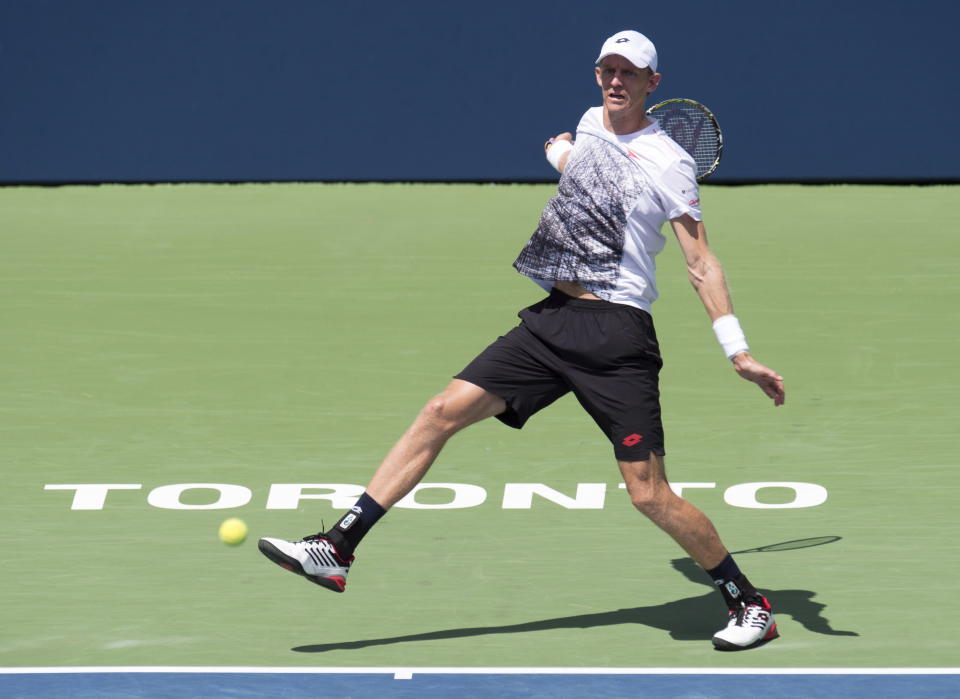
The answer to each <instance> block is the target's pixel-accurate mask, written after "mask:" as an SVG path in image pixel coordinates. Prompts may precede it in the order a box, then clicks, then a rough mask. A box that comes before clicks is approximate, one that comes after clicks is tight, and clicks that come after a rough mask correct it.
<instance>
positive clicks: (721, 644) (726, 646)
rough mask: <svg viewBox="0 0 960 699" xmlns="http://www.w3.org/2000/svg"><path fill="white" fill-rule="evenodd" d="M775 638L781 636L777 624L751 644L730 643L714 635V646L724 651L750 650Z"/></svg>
mask: <svg viewBox="0 0 960 699" xmlns="http://www.w3.org/2000/svg"><path fill="white" fill-rule="evenodd" d="M775 638H780V632H779V631H777V625H776V624H774V625H773V626H771V627H770V630H769V631H767V634H766V635H765V636H764V637H763V638H761V639H760V640H759V641H756V642H755V643H751V644H750V645H749V646H738V645H737V644H735V643H730V641H726V640H724V639H722V638H717V637H716V636H714V637H713V647H714V648H716V649H717V650H723V651H731V650H733V651H735V650H750V649H751V648H759V647H760V646H762V645H765V644H767V643H769V642H770V641H772V640H773V639H775Z"/></svg>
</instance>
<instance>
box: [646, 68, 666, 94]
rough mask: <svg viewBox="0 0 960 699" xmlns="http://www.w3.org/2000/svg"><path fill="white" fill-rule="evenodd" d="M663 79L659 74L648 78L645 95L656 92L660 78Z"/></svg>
mask: <svg viewBox="0 0 960 699" xmlns="http://www.w3.org/2000/svg"><path fill="white" fill-rule="evenodd" d="M661 77H663V76H662V75H660V73H654V74H653V75H651V76H650V84H649V85H647V94H648V95H649V94H650V93H651V92H653V91H654V90H656V89H657V88H658V87H659V86H660V78H661Z"/></svg>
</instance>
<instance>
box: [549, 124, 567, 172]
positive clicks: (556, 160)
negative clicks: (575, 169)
mask: <svg viewBox="0 0 960 699" xmlns="http://www.w3.org/2000/svg"><path fill="white" fill-rule="evenodd" d="M560 141H566V142H567V144H563V145H559V144H560ZM568 144H569V145H568ZM554 146H557V148H558V149H557V150H554V151H553V153H551V152H550V151H551V150H553V148H554ZM572 146H573V134H572V133H570V132H569V131H564V132H563V133H560V134H557V135H556V136H554V137H553V138H551V139H549V140H548V141H547V142H546V143H544V144H543V152H544V153H545V154H546V156H547V160H548V161H549V162H550V164H551V165H553V167H554V169H556V171H557V172H560V173H562V172H563V169H564V168H565V167H566V166H567V161H568V160H569V159H570V151H571V147H572Z"/></svg>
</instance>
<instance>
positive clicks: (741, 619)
mask: <svg viewBox="0 0 960 699" xmlns="http://www.w3.org/2000/svg"><path fill="white" fill-rule="evenodd" d="M734 618H736V621H734ZM769 619H770V610H769V609H767V608H766V605H764V604H761V603H758V602H748V603H747V604H744V605H742V606H741V607H740V608H739V609H731V610H730V620H731V621H733V622H734V625H735V626H752V627H753V628H755V629H762V628H763V627H764V626H766V625H767V621H769Z"/></svg>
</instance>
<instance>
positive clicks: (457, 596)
mask: <svg viewBox="0 0 960 699" xmlns="http://www.w3.org/2000/svg"><path fill="white" fill-rule="evenodd" d="M552 191H553V188H552V187H550V186H546V185H543V186H539V185H538V186H534V185H522V186H521V185H514V186H503V185H501V186H493V185H399V184H397V185H376V184H367V185H346V184H342V185H333V184H331V185H320V184H317V185H306V184H283V185H279V184H278V185H162V186H99V187H62V188H4V189H0V231H2V233H0V236H2V242H3V245H2V252H3V255H2V265H3V275H2V277H0V285H2V299H3V301H2V304H0V322H2V326H0V327H2V329H3V335H2V338H3V339H2V344H0V385H2V386H3V392H2V403H0V409H2V413H3V420H2V423H0V424H2V430H3V439H2V441H0V458H2V464H3V474H4V480H5V482H4V484H3V487H2V489H0V537H2V541H3V551H4V558H5V565H4V570H3V573H2V578H0V579H2V587H3V593H4V594H3V598H4V621H3V625H2V626H3V633H2V634H0V666H6V667H22V666H59V667H64V666H146V665H149V666H161V665H162V666H168V665H170V666H172V665H186V666H277V667H281V666H328V667H344V668H350V667H373V666H377V667H381V666H396V665H402V666H425V667H443V666H455V667H474V666H476V667H484V666H489V667H538V666H539V667H574V668H575V667H611V668H617V667H621V668H622V667H678V668H682V667H717V668H727V667H730V668H735V667H755V668H758V667H886V666H898V667H915V668H923V667H943V666H956V665H957V658H956V649H957V645H958V641H960V632H958V630H957V629H958V628H960V603H957V602H956V600H955V598H954V596H953V594H952V593H953V591H954V589H955V587H956V584H955V580H956V576H957V575H958V574H960V555H958V553H960V551H958V546H957V540H956V522H957V518H956V505H955V499H956V492H957V488H958V486H960V476H958V473H957V446H956V445H957V439H956V430H957V425H958V423H960V419H958V418H960V410H958V408H957V401H956V396H957V392H958V386H960V368H958V362H957V341H958V330H957V328H958V327H960V310H958V309H960V275H958V273H957V259H958V256H960V242H958V240H957V236H956V231H957V230H960V214H958V211H960V188H957V187H874V186H836V187H800V186H785V185H784V186H765V187H737V188H723V187H706V188H705V189H704V192H703V199H704V207H705V212H706V215H707V227H708V230H709V232H710V235H711V241H712V245H713V247H714V249H715V251H716V252H717V254H718V256H719V257H720V259H721V260H722V261H723V262H724V265H725V268H726V271H727V274H728V277H729V278H730V281H731V287H732V290H733V294H734V302H735V304H736V308H737V313H738V315H739V316H740V317H741V319H742V321H743V324H744V329H745V330H746V333H747V336H748V338H749V339H750V341H751V345H752V348H753V350H754V352H755V354H756V356H757V358H758V359H760V361H762V362H764V363H767V364H769V365H771V366H772V367H774V368H776V369H777V370H778V371H780V372H781V373H782V374H783V375H784V377H785V378H786V385H787V391H788V395H787V404H786V406H784V407H782V408H779V409H774V408H773V407H772V406H771V405H770V404H769V402H768V401H767V400H766V399H765V398H764V397H763V396H762V395H761V394H760V392H759V391H757V389H756V388H755V387H753V386H751V385H749V384H747V383H746V382H743V381H741V380H740V379H738V378H737V377H736V376H735V375H734V374H733V372H732V371H731V370H730V368H729V367H728V365H727V362H726V360H724V358H723V356H722V354H721V352H720V350H719V348H718V347H717V345H716V342H715V340H714V339H713V334H712V332H711V330H710V326H709V323H708V322H707V318H706V316H705V314H704V312H703V309H702V307H701V305H700V303H699V301H698V300H697V298H696V296H695V294H694V292H693V291H692V290H691V289H690V287H689V284H688V282H687V279H686V270H685V268H684V266H683V263H682V260H681V258H680V256H679V253H678V250H677V247H676V244H675V242H673V241H671V243H670V244H669V245H668V248H667V250H666V251H665V252H664V253H663V255H662V256H661V257H660V261H659V270H660V272H659V279H660V286H661V291H662V298H661V299H660V301H658V303H657V305H656V306H655V308H654V317H655V320H656V323H657V328H658V333H659V336H660V341H661V346H662V349H663V354H664V358H665V362H666V364H665V368H664V374H663V376H662V381H663V385H662V389H663V394H664V422H665V427H666V433H667V464H668V473H669V474H670V476H671V478H672V480H673V481H675V482H680V483H686V484H697V485H689V486H688V487H687V488H686V489H685V490H684V494H685V495H686V496H687V497H689V499H690V500H691V501H693V502H694V503H695V504H696V505H698V506H699V507H701V508H702V509H703V510H705V511H706V512H707V513H708V514H709V515H710V516H711V518H713V520H714V521H715V522H716V524H717V526H718V528H719V529H720V531H721V534H722V535H723V537H724V539H725V541H726V542H727V545H728V546H729V547H730V548H731V549H732V550H744V549H752V548H756V547H761V546H765V545H769V544H776V543H779V542H785V541H795V540H803V539H810V538H815V537H828V539H825V540H824V541H829V543H823V544H822V545H818V546H808V547H804V548H795V549H789V550H782V551H770V552H754V553H745V554H742V555H741V556H739V561H740V564H741V567H743V568H744V570H745V572H746V573H747V574H748V575H749V576H750V578H751V579H752V580H753V581H754V582H756V583H758V584H759V585H760V586H761V587H763V588H764V589H765V590H767V591H768V592H769V595H770V598H771V600H772V602H773V604H774V606H775V610H776V612H777V614H778V622H779V627H780V631H781V635H782V637H781V638H780V639H778V640H777V641H775V642H773V643H771V644H768V645H767V646H764V647H763V648H760V649H756V650H754V651H750V652H748V653H739V654H724V653H717V652H715V651H714V650H713V649H712V646H711V644H710V642H709V637H710V635H711V633H712V632H713V631H715V630H716V629H717V628H719V626H720V625H721V624H722V622H723V618H722V616H723V615H722V610H721V603H720V599H719V596H718V595H717V594H716V592H714V591H712V590H711V589H710V588H709V587H708V586H707V584H706V583H707V582H708V581H707V580H706V576H704V575H702V574H698V572H697V571H696V570H694V567H693V566H692V563H691V562H690V561H689V560H688V559H686V558H684V557H683V555H682V552H681V551H680V550H679V549H677V548H676V547H675V545H674V544H673V543H672V542H671V541H670V540H669V539H667V537H666V536H665V535H663V534H661V533H660V532H659V531H656V530H655V529H654V528H653V527H652V525H650V524H648V523H647V522H646V520H645V519H644V518H643V517H642V516H640V515H639V514H637V513H635V512H634V511H633V509H632V507H631V506H630V503H629V500H628V498H627V496H626V494H625V491H623V490H622V489H620V488H619V487H618V485H619V474H618V472H617V470H616V467H615V464H614V462H613V458H612V454H611V451H610V447H609V445H608V444H607V443H606V442H605V440H604V439H603V437H602V435H601V434H600V432H599V431H598V430H597V428H596V427H595V426H594V424H593V423H592V421H591V420H590V419H589V418H588V417H587V416H586V415H585V414H583V413H582V411H581V409H580V408H579V406H578V405H577V404H576V402H575V401H574V400H573V399H572V398H568V399H563V400H561V401H560V402H559V403H558V404H556V405H555V406H552V407H551V408H550V409H549V410H547V411H546V412H544V413H543V414H541V415H539V416H537V417H536V418H535V419H534V420H533V421H531V423H530V424H529V425H528V426H527V427H526V428H525V429H524V430H523V431H522V432H516V431H512V430H509V429H507V428H505V427H503V426H501V425H500V424H499V423H496V422H494V421H490V422H489V423H485V424H481V425H478V426H476V427H474V428H472V429H471V430H468V431H467V432H465V433H463V434H461V435H459V436H458V437H457V438H455V439H454V441H452V442H451V443H450V444H449V445H448V447H447V450H446V451H445V452H444V454H443V455H442V456H441V459H440V461H439V462H438V463H437V465H436V466H435V467H434V469H433V471H431V473H430V475H429V476H428V478H427V480H426V482H425V483H426V484H428V485H430V487H425V488H423V489H422V490H421V491H420V492H418V493H417V494H416V496H415V498H414V500H413V501H411V502H410V503H409V506H407V507H402V508H400V507H398V508H397V509H395V510H394V511H392V512H391V513H390V514H389V515H388V516H387V517H386V518H385V519H384V520H383V521H382V522H381V524H379V525H378V527H377V529H376V531H375V532H374V533H373V534H372V535H371V536H370V537H368V538H367V540H365V541H364V543H363V545H362V546H361V547H360V549H359V551H358V558H357V563H356V564H355V566H354V568H353V569H352V571H351V577H350V581H349V585H348V589H347V592H346V593H345V594H343V595H334V594H331V593H329V592H327V591H324V590H321V589H319V588H317V587H315V586H313V585H310V584H308V583H306V582H304V581H302V580H301V579H300V578H297V577H295V576H292V575H289V574H286V573H284V572H283V571H281V570H280V569H278V568H277V567H276V566H274V565H273V564H271V563H270V562H268V561H267V560H266V559H264V558H263V557H262V556H261V555H260V554H259V553H258V552H257V550H256V546H255V539H256V537H258V536H262V535H270V536H278V537H284V538H299V537H300V536H302V535H304V534H308V533H311V532H314V531H317V530H319V529H321V523H322V522H326V523H327V524H330V523H331V521H332V520H334V519H335V518H336V517H337V516H338V514H339V513H340V511H341V510H342V509H343V507H342V506H340V505H339V504H337V503H336V502H334V501H332V500H331V499H330V497H333V498H337V497H346V495H345V494H348V493H349V492H350V486H358V487H362V486H363V485H364V484H365V483H366V482H367V479H368V477H369V475H370V473H371V472H372V469H373V468H374V467H375V466H376V464H377V463H378V462H379V459H380V457H381V456H382V455H383V453H385V451H386V450H387V449H388V448H389V446H390V445H391V444H392V442H393V441H394V439H395V438H396V437H397V436H398V435H399V434H400V433H401V431H402V430H403V429H405V427H406V426H407V425H408V423H409V422H410V421H411V419H412V418H413V416H414V415H415V414H416V412H417V411H418V410H419V408H420V406H421V404H422V403H423V402H424V401H425V400H426V399H427V398H429V397H430V396H431V395H432V394H433V393H434V392H436V391H439V390H440V389H441V388H442V387H443V386H444V384H445V383H446V382H447V380H448V378H449V377H450V376H451V375H452V374H454V373H455V372H457V371H458V370H459V369H461V368H462V367H463V365H464V364H465V363H466V362H467V361H469V360H470V359H471V358H472V357H473V356H474V354H475V353H476V352H477V351H479V350H480V349H481V348H482V347H484V346H485V345H486V344H487V343H488V342H490V341H491V340H493V339H494V338H495V337H496V336H497V335H498V334H500V333H502V332H504V331H505V330H507V329H509V328H510V327H511V326H512V325H513V324H514V322H515V313H516V311H517V310H518V309H519V308H521V307H522V306H524V305H527V304H529V303H532V302H533V301H535V300H536V299H537V298H538V297H539V295H540V292H539V290H538V289H537V288H536V287H535V286H534V285H533V284H531V283H530V282H529V281H527V280H525V279H523V278H521V277H520V276H519V275H517V274H516V273H515V272H514V271H513V270H512V269H511V267H510V263H511V261H512V260H513V259H514V257H515V255H516V252H517V251H518V249H519V248H520V246H521V245H522V244H523V242H524V241H525V240H526V239H527V237H528V235H529V233H530V232H531V230H532V229H533V228H534V227H535V225H536V220H537V217H538V215H539V212H540V209H541V207H542V205H543V204H544V202H545V201H546V200H547V199H548V198H549V197H550V196H551V193H552ZM290 484H300V486H299V489H298V487H295V486H291V485H290ZM530 484H533V485H530ZM751 484H753V485H751ZM783 484H793V485H783ZM121 486H122V487H121ZM307 486H310V487H307ZM824 491H825V492H826V494H827V499H826V501H824V502H820V503H819V504H815V503H816V502H817V499H818V498H817V494H819V493H822V492H824ZM298 493H299V494H300V496H299V497H298ZM320 496H328V497H327V499H324V498H323V497H320ZM78 505H79V507H76V506H78ZM211 506H213V507H211ZM75 507H76V509H74V508H75ZM291 507H292V508H293V509H291ZM228 516H239V517H242V518H243V519H245V520H246V522H247V523H248V524H249V525H250V529H251V539H250V540H248V541H247V542H246V543H245V544H243V545H242V546H240V547H237V548H228V547H226V546H224V545H223V544H221V543H220V542H219V541H218V539H217V535H216V532H217V526H218V525H219V523H220V522H221V521H222V520H223V519H224V518H226V517H228Z"/></svg>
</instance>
